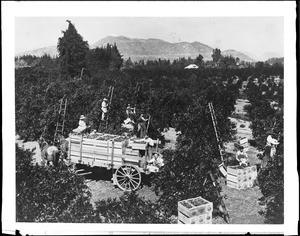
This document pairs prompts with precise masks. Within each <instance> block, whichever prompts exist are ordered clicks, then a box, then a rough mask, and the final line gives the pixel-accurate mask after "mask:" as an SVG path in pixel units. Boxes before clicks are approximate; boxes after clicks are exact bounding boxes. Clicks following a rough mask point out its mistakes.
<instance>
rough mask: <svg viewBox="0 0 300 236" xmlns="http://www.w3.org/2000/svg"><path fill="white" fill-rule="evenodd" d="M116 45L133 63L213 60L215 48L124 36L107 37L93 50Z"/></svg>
mask: <svg viewBox="0 0 300 236" xmlns="http://www.w3.org/2000/svg"><path fill="white" fill-rule="evenodd" d="M108 43H109V44H114V43H116V44H117V46H118V49H119V51H120V53H121V54H122V55H123V57H124V58H128V57H130V58H131V59H132V60H133V61H137V60H140V59H144V60H148V59H158V58H161V59H170V60H171V61H172V60H174V59H178V58H180V57H185V58H188V57H191V58H196V57H197V56H198V55H199V54H201V55H202V56H203V58H204V60H211V54H212V50H213V48H212V47H210V46H207V45H205V44H202V43H199V42H193V43H188V42H180V43H169V42H166V41H164V40H161V39H154V38H150V39H137V38H127V37H124V36H119V37H112V36H108V37H105V38H103V39H101V40H99V41H98V42H96V43H94V44H92V45H91V48H96V47H101V46H104V45H106V44H108Z"/></svg>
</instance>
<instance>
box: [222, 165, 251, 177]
mask: <svg viewBox="0 0 300 236" xmlns="http://www.w3.org/2000/svg"><path fill="white" fill-rule="evenodd" d="M246 173H247V172H245V171H244V168H242V167H240V166H239V165H236V166H227V174H228V175H234V176H237V175H243V174H246Z"/></svg>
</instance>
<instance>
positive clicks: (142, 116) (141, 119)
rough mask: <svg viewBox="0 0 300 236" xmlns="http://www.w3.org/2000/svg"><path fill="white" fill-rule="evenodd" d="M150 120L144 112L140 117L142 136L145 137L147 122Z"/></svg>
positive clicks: (139, 128) (139, 127) (139, 123)
mask: <svg viewBox="0 0 300 236" xmlns="http://www.w3.org/2000/svg"><path fill="white" fill-rule="evenodd" d="M147 121H148V119H146V118H145V117H144V115H143V114H141V115H140V117H139V119H138V131H140V138H144V137H145V135H146V129H147V127H146V122H147Z"/></svg>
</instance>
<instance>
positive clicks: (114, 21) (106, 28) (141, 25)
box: [15, 17, 284, 56]
mask: <svg viewBox="0 0 300 236" xmlns="http://www.w3.org/2000/svg"><path fill="white" fill-rule="evenodd" d="M66 20H71V22H72V23H74V25H75V27H76V29H77V31H78V33H79V34H81V35H82V37H83V39H84V40H86V41H88V43H89V44H90V45H91V44H93V43H95V42H97V41H98V40H100V39H102V38H104V37H106V36H126V37H129V38H142V39H147V38H158V39H162V40H165V41H168V42H172V43H175V42H182V41H186V42H194V41H198V42H200V43H203V44H206V45H208V46H211V47H213V48H220V49H221V51H224V50H227V49H235V50H239V51H243V52H248V53H250V54H251V53H252V54H255V55H260V54H262V53H265V52H274V53H276V54H279V55H281V56H282V55H283V52H284V49H283V45H284V29H283V28H284V27H283V25H284V22H283V17H16V18H15V52H16V53H19V52H24V51H28V50H33V49H37V48H42V47H48V46H56V45H57V41H58V38H59V37H61V36H62V31H64V30H66V29H67V26H68V23H67V22H66Z"/></svg>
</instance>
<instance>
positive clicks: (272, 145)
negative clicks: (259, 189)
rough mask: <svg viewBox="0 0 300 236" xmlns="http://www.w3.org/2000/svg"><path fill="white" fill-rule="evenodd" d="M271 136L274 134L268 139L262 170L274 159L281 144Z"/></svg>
mask: <svg viewBox="0 0 300 236" xmlns="http://www.w3.org/2000/svg"><path fill="white" fill-rule="evenodd" d="M271 135H272V134H269V135H268V137H267V144H266V147H265V150H264V156H263V160H262V163H261V167H262V168H264V167H266V166H267V163H268V161H269V160H270V159H271V158H272V159H273V157H274V155H275V153H276V146H277V145H278V144H279V142H278V141H277V140H276V139H274V138H272V136H271Z"/></svg>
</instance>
